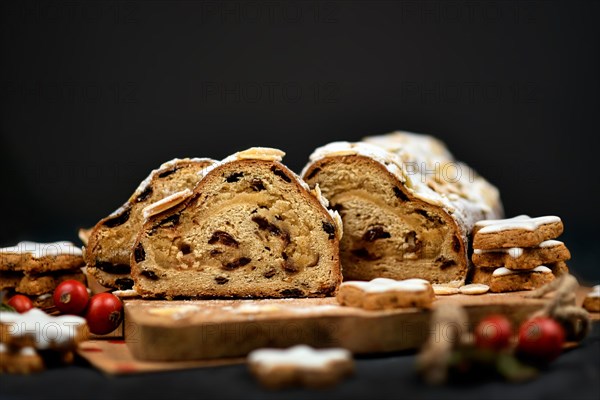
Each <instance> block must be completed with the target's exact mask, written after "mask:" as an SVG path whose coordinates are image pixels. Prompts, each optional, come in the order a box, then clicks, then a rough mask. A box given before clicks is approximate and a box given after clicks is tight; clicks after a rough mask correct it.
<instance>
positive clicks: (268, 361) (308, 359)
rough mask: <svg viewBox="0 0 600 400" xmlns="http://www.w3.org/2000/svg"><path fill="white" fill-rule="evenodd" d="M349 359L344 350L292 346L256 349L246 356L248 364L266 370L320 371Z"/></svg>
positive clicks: (347, 352) (349, 355)
mask: <svg viewBox="0 0 600 400" xmlns="http://www.w3.org/2000/svg"><path fill="white" fill-rule="evenodd" d="M351 359H352V354H351V353H350V352H349V351H348V350H346V349H313V348H312V347H309V346H306V345H299V346H294V347H290V348H289V349H258V350H254V351H252V352H251V353H250V354H249V355H248V362H249V363H251V364H256V365H258V366H260V367H261V368H266V369H273V368H278V367H281V366H295V367H299V368H306V369H322V368H325V367H327V365H329V364H330V363H332V362H338V361H349V360H351Z"/></svg>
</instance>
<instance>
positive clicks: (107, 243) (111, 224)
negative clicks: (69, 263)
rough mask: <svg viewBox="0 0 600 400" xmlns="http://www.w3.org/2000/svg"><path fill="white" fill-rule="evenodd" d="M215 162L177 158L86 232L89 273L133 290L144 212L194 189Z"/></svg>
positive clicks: (117, 285) (116, 286) (106, 282)
mask: <svg viewBox="0 0 600 400" xmlns="http://www.w3.org/2000/svg"><path fill="white" fill-rule="evenodd" d="M214 162H215V161H214V160H210V159H207V158H193V159H187V158H186V159H175V160H172V161H169V162H167V163H164V164H163V165H161V166H160V168H158V169H156V170H154V171H152V173H151V174H150V175H149V176H148V177H147V178H146V179H145V180H144V181H143V182H142V183H141V184H140V185H139V187H138V188H137V189H136V190H135V192H134V193H133V195H132V196H131V197H130V198H129V200H128V201H127V202H126V203H125V204H124V205H123V206H122V207H121V208H119V209H118V210H116V211H115V212H113V213H112V214H111V215H109V216H108V217H106V218H104V219H102V220H100V222H98V223H97V224H96V226H95V227H94V228H93V230H92V231H91V233H88V232H83V233H84V234H85V236H86V239H87V243H86V251H85V259H86V263H87V270H88V273H89V274H90V275H92V276H93V277H94V278H96V280H97V281H98V282H99V283H100V284H101V285H103V286H106V287H110V288H115V289H130V288H131V287H132V286H133V280H132V279H131V275H130V266H129V259H130V256H131V249H132V246H133V242H134V241H135V238H136V236H137V234H138V231H139V230H140V228H141V226H142V222H143V216H142V210H143V209H144V207H146V206H148V205H150V204H152V203H154V202H156V201H158V200H161V199H163V198H164V197H166V196H169V195H171V194H173V193H175V192H178V191H181V190H184V189H191V188H194V186H196V184H197V183H198V182H199V181H200V179H201V178H202V173H203V171H204V170H205V169H206V168H207V167H209V166H210V165H212V164H213V163H214Z"/></svg>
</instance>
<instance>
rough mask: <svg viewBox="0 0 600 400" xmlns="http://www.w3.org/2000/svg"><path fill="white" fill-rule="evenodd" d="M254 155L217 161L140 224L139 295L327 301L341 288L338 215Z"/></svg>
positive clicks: (274, 153) (267, 158)
mask: <svg viewBox="0 0 600 400" xmlns="http://www.w3.org/2000/svg"><path fill="white" fill-rule="evenodd" d="M282 156H283V152H281V151H280V150H276V149H268V148H254V149H249V150H246V151H243V152H240V153H236V154H234V155H232V156H229V157H227V158H226V159H225V160H223V161H222V162H219V163H218V164H215V165H214V166H213V167H211V168H210V169H209V171H208V172H207V173H206V174H205V176H204V178H203V179H202V181H201V182H200V183H199V184H198V186H196V188H195V189H194V190H193V193H192V195H191V196H189V197H187V199H186V200H185V201H183V202H181V203H180V204H177V205H174V206H173V207H172V208H170V209H168V210H163V211H162V212H161V213H160V214H157V215H153V216H150V217H149V219H148V220H147V221H146V223H145V224H144V226H143V229H142V230H141V233H140V235H139V237H138V240H137V242H136V244H135V246H134V251H133V254H132V258H131V265H132V275H133V279H134V281H135V290H136V291H137V292H138V293H140V295H141V296H142V297H159V298H173V297H178V296H182V297H317V296H318V297H321V296H328V295H332V294H334V293H335V291H336V289H337V287H338V286H339V283H340V281H341V271H340V263H339V255H338V249H339V237H340V235H341V226H340V225H341V221H340V220H339V215H338V214H337V213H335V212H332V211H329V210H328V209H327V208H326V207H325V204H327V201H326V200H325V199H322V198H317V197H316V196H318V192H316V193H315V194H313V193H311V192H310V190H309V188H308V186H307V185H306V184H305V183H304V182H302V180H301V179H300V178H299V177H298V176H297V175H295V174H294V173H293V172H292V171H290V170H289V169H288V168H287V167H286V166H284V165H283V164H282V163H281V162H280V161H279V160H281V157H282Z"/></svg>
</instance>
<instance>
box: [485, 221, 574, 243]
mask: <svg viewBox="0 0 600 400" xmlns="http://www.w3.org/2000/svg"><path fill="white" fill-rule="evenodd" d="M563 229H564V227H563V223H562V221H561V219H560V218H559V217H557V216H554V215H548V216H543V217H536V218H531V217H530V216H528V215H519V216H516V217H513V218H507V219H495V220H485V221H478V222H477V223H476V224H475V227H474V228H473V248H474V249H498V248H510V247H536V246H538V245H540V244H541V243H542V242H544V241H546V240H550V239H555V238H557V237H558V236H560V235H561V234H562V232H563Z"/></svg>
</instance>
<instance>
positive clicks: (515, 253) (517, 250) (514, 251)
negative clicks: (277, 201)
mask: <svg viewBox="0 0 600 400" xmlns="http://www.w3.org/2000/svg"><path fill="white" fill-rule="evenodd" d="M473 253H475V254H485V253H507V254H508V255H510V256H511V257H512V258H519V257H521V256H522V255H523V248H521V247H511V248H510V249H474V250H473Z"/></svg>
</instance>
